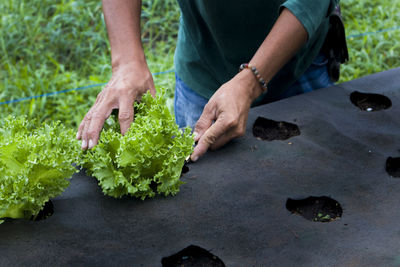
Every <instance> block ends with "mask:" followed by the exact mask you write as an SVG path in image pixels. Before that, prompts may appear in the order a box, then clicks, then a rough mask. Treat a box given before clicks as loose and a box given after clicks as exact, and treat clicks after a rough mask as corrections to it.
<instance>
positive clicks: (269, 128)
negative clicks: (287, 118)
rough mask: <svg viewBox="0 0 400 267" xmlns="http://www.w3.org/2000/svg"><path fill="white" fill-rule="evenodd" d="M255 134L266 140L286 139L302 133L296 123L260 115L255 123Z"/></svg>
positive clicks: (258, 137)
mask: <svg viewBox="0 0 400 267" xmlns="http://www.w3.org/2000/svg"><path fill="white" fill-rule="evenodd" d="M253 135H254V136H255V137H256V138H257V139H261V140H264V141H273V140H286V139H289V138H291V137H293V136H297V135H300V129H299V127H297V125H296V124H293V123H289V122H284V121H279V122H278V121H274V120H269V119H266V118H263V117H258V118H257V120H256V121H255V122H254V125H253Z"/></svg>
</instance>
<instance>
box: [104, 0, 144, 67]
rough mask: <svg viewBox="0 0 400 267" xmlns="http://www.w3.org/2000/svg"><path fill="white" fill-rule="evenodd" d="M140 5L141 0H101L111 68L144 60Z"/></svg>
mask: <svg viewBox="0 0 400 267" xmlns="http://www.w3.org/2000/svg"><path fill="white" fill-rule="evenodd" d="M141 5H142V1H141V0H118V1H115V0H103V12H104V18H105V21H106V26H107V32H108V37H109V40H110V45H111V63H112V66H113V68H116V67H118V66H120V65H122V64H125V63H129V62H145V56H144V52H143V47H142V42H141V36H140V35H141V34H140V13H141Z"/></svg>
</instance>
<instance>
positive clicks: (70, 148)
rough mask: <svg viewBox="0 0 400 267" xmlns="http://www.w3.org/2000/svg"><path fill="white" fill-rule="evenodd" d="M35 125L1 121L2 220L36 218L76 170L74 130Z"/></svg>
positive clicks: (17, 120) (9, 119)
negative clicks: (73, 164)
mask: <svg viewBox="0 0 400 267" xmlns="http://www.w3.org/2000/svg"><path fill="white" fill-rule="evenodd" d="M34 125H36V123H35V122H32V121H31V122H30V121H28V120H27V119H26V118H25V117H23V116H21V117H17V118H15V117H12V116H9V117H7V118H6V119H4V120H2V121H0V219H1V218H14V219H16V218H31V217H32V216H36V215H37V214H38V213H39V211H40V210H41V209H42V208H43V207H44V204H45V203H46V202H47V201H49V199H50V198H53V197H56V196H58V195H60V194H61V193H62V192H63V191H64V190H65V188H66V187H67V186H68V185H69V178H70V177H71V176H72V175H73V174H74V173H75V172H76V171H77V170H76V168H75V167H74V166H72V163H74V162H78V159H79V155H80V152H79V143H78V142H76V141H75V138H74V131H73V130H67V129H65V127H64V126H63V125H62V124H61V123H60V122H55V123H51V124H41V126H40V127H37V128H36V127H34Z"/></svg>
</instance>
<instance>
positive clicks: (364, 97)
mask: <svg viewBox="0 0 400 267" xmlns="http://www.w3.org/2000/svg"><path fill="white" fill-rule="evenodd" d="M350 101H351V103H353V104H354V105H355V106H357V107H358V108H359V109H361V110H364V111H369V112H371V111H378V110H382V109H388V108H390V107H391V106H392V101H391V100H390V99H389V98H388V97H386V96H384V95H380V94H371V93H361V92H358V91H355V92H353V93H351V94H350Z"/></svg>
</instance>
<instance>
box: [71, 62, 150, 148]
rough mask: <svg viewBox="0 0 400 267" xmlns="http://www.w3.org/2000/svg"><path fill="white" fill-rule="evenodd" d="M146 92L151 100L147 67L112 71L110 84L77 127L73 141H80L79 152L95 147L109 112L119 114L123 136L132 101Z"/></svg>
mask: <svg viewBox="0 0 400 267" xmlns="http://www.w3.org/2000/svg"><path fill="white" fill-rule="evenodd" d="M148 90H150V93H151V94H152V95H153V96H155V94H156V90H155V87H154V81H153V76H152V75H151V73H150V70H149V68H148V67H147V64H137V63H131V64H126V65H123V66H120V67H118V68H117V69H115V70H114V69H113V74H112V76H111V79H110V81H109V82H108V84H107V85H106V86H105V87H104V89H103V90H102V91H101V92H100V93H99V94H98V96H97V99H96V102H95V103H94V105H93V106H92V107H91V108H90V110H89V111H88V113H87V114H86V115H85V117H84V118H83V120H82V122H81V124H80V125H79V128H78V133H77V135H76V139H78V140H82V149H83V150H86V149H88V148H89V149H91V148H93V147H94V146H95V145H96V144H97V142H98V140H99V136H100V132H101V130H102V128H103V125H104V122H105V120H106V119H107V118H108V117H109V116H110V114H111V112H112V110H113V109H118V110H119V112H118V121H119V125H120V128H121V134H125V133H126V132H127V131H128V130H129V127H130V126H131V124H132V122H133V116H134V110H133V104H134V102H135V100H140V98H141V97H142V95H143V94H144V93H146V92H147V91H148Z"/></svg>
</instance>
